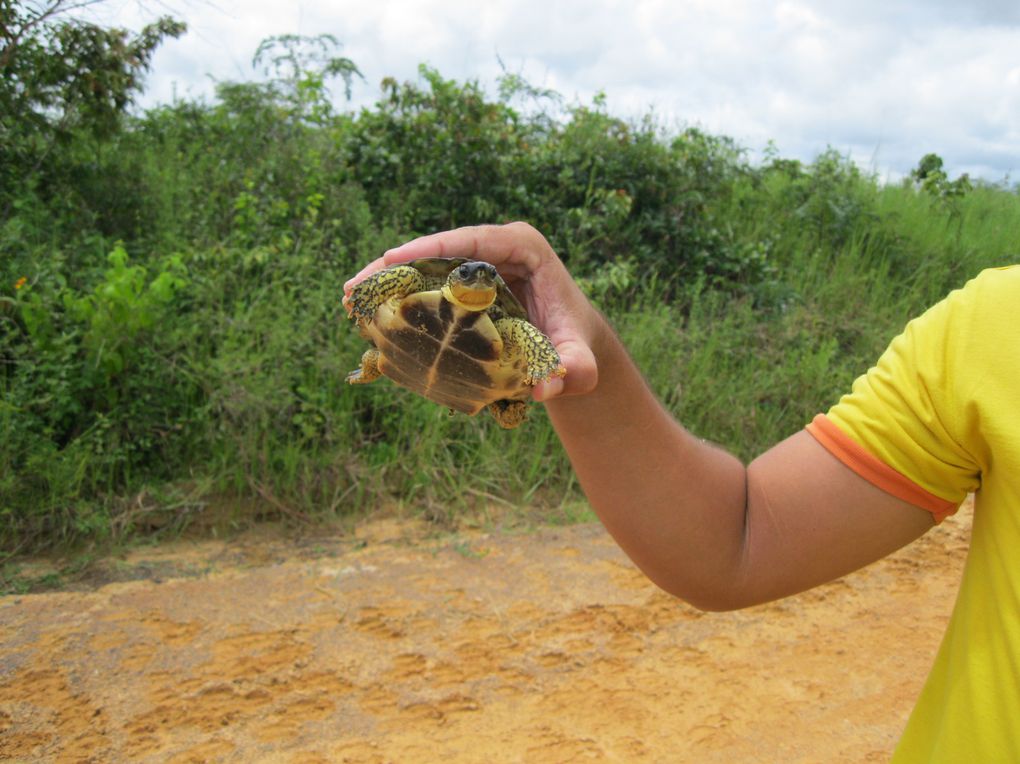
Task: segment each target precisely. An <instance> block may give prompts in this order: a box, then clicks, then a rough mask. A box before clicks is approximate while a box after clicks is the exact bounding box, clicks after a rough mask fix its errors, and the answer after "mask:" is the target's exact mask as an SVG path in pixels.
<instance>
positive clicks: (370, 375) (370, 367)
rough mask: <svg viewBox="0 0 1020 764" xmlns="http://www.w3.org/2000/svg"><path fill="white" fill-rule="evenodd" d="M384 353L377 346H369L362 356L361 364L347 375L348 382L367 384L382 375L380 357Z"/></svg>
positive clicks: (350, 383)
mask: <svg viewBox="0 0 1020 764" xmlns="http://www.w3.org/2000/svg"><path fill="white" fill-rule="evenodd" d="M381 357H382V355H381V354H380V353H379V351H378V350H376V349H375V348H369V349H368V350H366V351H365V352H364V354H362V356H361V366H359V367H358V368H356V369H355V370H354V371H352V372H351V373H350V374H348V375H347V384H349V385H366V384H368V383H369V382H373V381H375V380H377V379H379V377H381V376H382V370H381V369H380V368H379V359H380V358H381Z"/></svg>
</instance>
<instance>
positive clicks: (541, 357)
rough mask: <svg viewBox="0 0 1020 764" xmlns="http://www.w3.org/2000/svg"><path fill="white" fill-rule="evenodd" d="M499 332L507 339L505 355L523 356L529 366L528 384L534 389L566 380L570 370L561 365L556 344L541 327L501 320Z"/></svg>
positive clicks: (517, 321)
mask: <svg viewBox="0 0 1020 764" xmlns="http://www.w3.org/2000/svg"><path fill="white" fill-rule="evenodd" d="M495 324H496V331H498V332H499V335H500V337H502V338H503V346H504V348H505V350H504V352H520V353H523V354H524V359H525V361H526V362H527V365H528V371H527V374H526V375H525V379H524V381H525V383H526V384H529V385H534V384H536V383H538V382H542V381H544V380H546V379H549V378H550V377H562V376H563V375H565V374H566V373H567V370H566V369H565V368H564V367H563V364H562V363H560V354H559V353H557V352H556V348H555V346H554V345H553V344H552V340H550V339H549V338H548V337H546V336H545V335H544V334H542V332H540V331H539V330H538V328H537V327H535V326H533V325H532V324H530V323H528V322H527V321H524V320H522V319H520V318H501V319H498V320H497V321H496V322H495Z"/></svg>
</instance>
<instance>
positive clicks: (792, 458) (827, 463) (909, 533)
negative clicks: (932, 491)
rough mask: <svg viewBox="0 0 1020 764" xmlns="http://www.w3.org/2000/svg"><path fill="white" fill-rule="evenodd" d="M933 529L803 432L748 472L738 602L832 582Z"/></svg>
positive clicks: (928, 517)
mask: <svg viewBox="0 0 1020 764" xmlns="http://www.w3.org/2000/svg"><path fill="white" fill-rule="evenodd" d="M933 524H934V518H933V515H932V514H931V513H930V512H928V511H926V510H924V509H921V508H919V507H917V506H915V505H914V504H911V503H909V502H908V501H905V500H904V499H900V498H897V497H896V496H893V495H892V494H890V493H887V492H885V491H884V490H882V489H880V488H878V487H876V486H875V485H874V484H872V483H871V482H869V481H868V480H866V479H864V478H863V477H861V476H860V475H858V474H857V473H856V472H854V471H853V470H852V469H850V468H849V467H847V466H846V465H844V464H843V463H842V462H841V461H840V460H839V459H837V458H836V457H835V456H833V455H832V454H831V453H829V451H827V450H826V449H825V448H824V447H823V446H822V445H821V444H820V443H819V442H818V441H817V440H815V438H814V437H812V436H811V435H810V434H809V433H808V432H807V431H806V430H802V431H800V432H798V433H797V434H795V435H793V436H791V437H790V438H787V439H786V440H784V441H783V442H781V443H780V444H778V445H777V446H775V447H774V448H772V449H771V450H769V451H768V452H766V453H765V454H763V455H762V456H760V457H758V459H756V460H755V461H754V462H752V463H751V465H750V466H749V467H748V472H747V518H746V526H745V540H744V555H743V560H742V570H741V576H740V581H741V584H740V586H739V587H738V589H739V591H740V595H739V596H740V597H741V599H744V600H746V602H744V603H741V604H749V603H753V602H764V601H767V600H771V599H775V598H778V597H782V596H785V595H788V594H793V593H795V592H798V591H803V590H805V589H809V588H811V587H812V586H816V585H818V584H821V583H824V582H826V581H830V580H832V579H834V578H838V577H839V576H842V575H845V574H847V573H849V572H851V571H853V570H856V569H858V568H861V567H863V566H865V565H867V564H869V563H871V562H874V561H875V560H877V559H880V558H881V557H884V556H885V555H887V554H889V553H890V552H893V551H895V550H896V549H899V548H900V547H902V546H905V545H906V544H908V543H910V542H911V541H913V540H914V539H916V538H918V537H919V536H921V535H922V534H924V532H925V531H927V530H928V529H929V528H931V527H932V525H933Z"/></svg>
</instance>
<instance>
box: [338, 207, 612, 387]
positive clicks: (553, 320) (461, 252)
mask: <svg viewBox="0 0 1020 764" xmlns="http://www.w3.org/2000/svg"><path fill="white" fill-rule="evenodd" d="M423 257H466V258H469V259H471V260H484V261H485V262H488V263H491V264H492V265H495V266H496V268H497V269H498V270H499V273H500V275H501V276H502V277H503V279H504V281H506V282H507V286H508V287H510V289H511V290H512V291H513V293H514V294H515V295H517V298H518V299H519V300H520V301H521V303H522V304H523V305H524V307H525V308H526V309H527V311H528V316H529V318H530V320H531V322H532V323H533V324H535V325H536V326H537V327H538V328H539V329H541V330H542V331H543V332H545V334H546V335H548V337H549V339H550V340H552V343H553V345H555V346H556V351H557V352H558V353H559V355H560V361H561V362H562V364H563V366H564V368H566V370H567V374H566V376H565V377H553V378H551V379H548V380H546V381H544V382H540V383H539V384H538V385H536V386H535V390H534V393H533V395H534V397H535V400H539V401H547V400H549V399H551V398H555V397H557V396H559V395H579V394H583V393H587V392H590V391H591V390H593V389H594V388H595V385H596V383H597V382H598V369H597V366H596V363H595V356H594V354H593V353H592V350H591V348H592V344H593V342H594V340H595V338H596V334H597V332H598V331H599V327H600V326H602V323H601V318H600V317H599V315H598V313H597V312H596V311H595V309H594V308H593V307H592V306H591V303H589V302H588V299H587V298H586V297H585V296H584V294H583V293H582V292H581V290H580V288H579V287H578V286H577V283H576V282H575V281H574V280H573V279H572V278H571V277H570V274H569V273H568V272H567V269H566V267H565V266H564V265H563V262H562V261H561V260H560V259H559V257H557V256H556V253H555V252H554V251H553V249H552V247H551V246H550V245H549V242H547V241H546V239H545V237H544V236H542V234H540V233H539V232H538V231H537V230H535V229H534V228H533V227H531V226H530V225H528V224H526V223H510V224H509V225H503V226H495V225H488V226H475V227H470V228H458V229H456V230H453V231H444V232H442V233H436V234H432V235H429V236H422V237H421V238H418V239H414V240H412V241H409V242H407V243H406V244H403V245H402V246H400V247H397V248H395V249H391V250H389V251H387V252H385V253H384V254H383V256H382V257H380V258H378V259H376V260H374V261H372V262H371V263H369V264H368V265H367V266H365V267H364V268H363V269H362V270H361V271H360V272H359V273H358V274H357V275H356V276H354V278H352V279H351V280H350V281H348V282H347V283H346V284H344V302H345V305H346V300H347V297H348V296H349V295H350V294H351V290H352V289H353V288H354V285H355V284H357V283H358V282H359V281H361V280H362V279H364V278H365V277H366V276H369V275H371V274H372V273H375V272H376V271H379V270H382V269H383V268H388V267H390V266H391V265H397V264H399V263H406V262H408V261H410V260H417V259H419V258H423Z"/></svg>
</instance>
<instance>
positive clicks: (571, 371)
mask: <svg viewBox="0 0 1020 764" xmlns="http://www.w3.org/2000/svg"><path fill="white" fill-rule="evenodd" d="M556 352H557V353H559V355H560V363H562V364H563V368H565V369H566V370H567V373H566V374H565V375H564V376H562V377H552V378H550V379H547V380H545V381H544V382H539V383H538V384H537V385H535V389H534V391H533V393H532V395H533V396H534V398H535V400H536V401H548V400H551V399H553V398H557V397H559V396H561V395H584V394H585V393H590V392H591V391H592V390H594V389H595V385H597V384H598V380H599V370H598V366H597V364H596V363H595V354H594V353H592V351H591V348H589V347H588V345H586V344H585V343H584V342H582V341H581V340H579V339H573V338H571V339H566V340H563V341H562V342H560V343H559V344H558V345H556Z"/></svg>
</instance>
